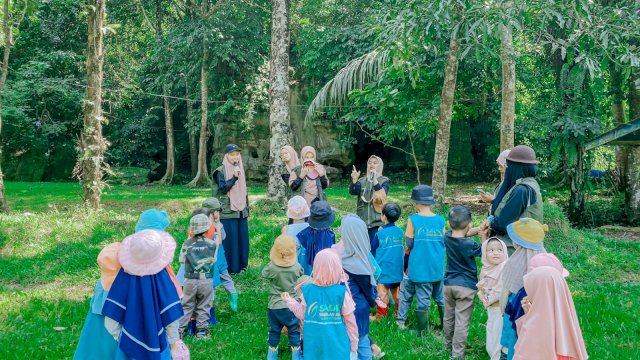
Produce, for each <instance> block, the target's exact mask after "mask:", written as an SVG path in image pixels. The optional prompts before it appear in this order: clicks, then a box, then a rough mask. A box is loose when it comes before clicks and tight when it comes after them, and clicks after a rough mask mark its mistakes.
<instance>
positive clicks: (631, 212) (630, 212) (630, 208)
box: [626, 67, 640, 224]
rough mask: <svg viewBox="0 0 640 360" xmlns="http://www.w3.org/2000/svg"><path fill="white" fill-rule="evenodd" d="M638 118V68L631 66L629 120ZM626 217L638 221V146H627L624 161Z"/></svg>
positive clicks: (639, 73) (639, 211)
mask: <svg viewBox="0 0 640 360" xmlns="http://www.w3.org/2000/svg"><path fill="white" fill-rule="evenodd" d="M637 119H640V69H639V68H637V67H635V68H631V74H630V76H629V120H637ZM626 173H627V176H626V178H627V192H626V204H627V218H628V219H629V221H630V222H631V223H633V224H638V223H640V146H629V148H628V152H627V162H626Z"/></svg>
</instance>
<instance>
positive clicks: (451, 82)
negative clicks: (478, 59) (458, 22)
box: [431, 33, 460, 205]
mask: <svg viewBox="0 0 640 360" xmlns="http://www.w3.org/2000/svg"><path fill="white" fill-rule="evenodd" d="M459 52H460V40H458V37H457V34H455V33H452V34H451V40H450V42H449V55H448V56H447V66H446V68H445V72H444V83H443V85H442V95H441V97H440V111H439V113H438V131H437V132H436V148H435V155H434V157H433V175H432V178H431V186H432V187H433V192H434V196H435V197H436V201H437V202H438V204H439V205H442V204H444V199H445V191H446V186H447V164H448V162H449V139H450V137H451V114H452V113H453V98H454V95H455V92H456V78H457V76H458V53H459Z"/></svg>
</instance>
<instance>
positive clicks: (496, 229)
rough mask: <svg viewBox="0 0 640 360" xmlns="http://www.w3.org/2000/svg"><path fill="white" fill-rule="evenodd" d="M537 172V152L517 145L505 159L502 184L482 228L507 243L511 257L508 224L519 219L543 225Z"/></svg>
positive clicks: (511, 248) (511, 245)
mask: <svg viewBox="0 0 640 360" xmlns="http://www.w3.org/2000/svg"><path fill="white" fill-rule="evenodd" d="M537 173H538V161H537V160H536V153H535V152H534V151H533V149H532V148H530V147H528V146H526V145H518V146H516V147H515V148H513V150H511V152H510V153H509V156H507V170H506V172H505V175H504V180H503V181H502V185H500V188H499V189H498V192H497V194H496V197H495V199H494V200H493V203H492V205H491V216H489V220H488V222H485V223H484V226H488V227H490V228H491V235H492V236H497V237H498V238H500V240H502V241H504V242H505V244H507V248H508V249H509V255H511V254H513V251H514V248H513V244H512V241H511V240H512V239H510V238H509V236H508V235H507V225H509V224H511V223H513V222H515V221H517V220H518V219H520V218H531V219H535V220H537V221H539V222H541V223H542V222H543V207H542V194H541V192H540V185H539V184H538V182H537V181H536V179H535V176H536V175H537Z"/></svg>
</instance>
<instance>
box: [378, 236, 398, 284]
mask: <svg viewBox="0 0 640 360" xmlns="http://www.w3.org/2000/svg"><path fill="white" fill-rule="evenodd" d="M377 236H378V241H379V242H380V246H379V247H378V250H376V261H377V262H378V265H379V266H380V269H381V273H380V277H379V278H378V279H377V280H378V282H379V283H383V284H391V283H398V282H401V281H402V271H403V269H402V268H403V266H404V245H403V243H402V242H403V240H404V231H402V229H401V228H399V227H397V226H395V225H392V226H388V227H387V226H385V227H383V228H382V229H380V230H378V233H377Z"/></svg>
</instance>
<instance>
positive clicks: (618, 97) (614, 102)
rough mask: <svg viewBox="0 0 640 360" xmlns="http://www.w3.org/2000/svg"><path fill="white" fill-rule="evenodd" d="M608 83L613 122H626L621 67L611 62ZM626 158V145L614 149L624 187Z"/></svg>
mask: <svg viewBox="0 0 640 360" xmlns="http://www.w3.org/2000/svg"><path fill="white" fill-rule="evenodd" d="M609 83H610V84H611V110H612V113H613V123H614V124H615V125H616V126H620V125H622V124H624V123H625V122H626V119H625V118H626V116H625V115H626V114H625V111H624V91H623V90H622V83H623V81H622V69H621V68H620V67H619V66H617V65H615V64H612V65H611V66H610V67H609ZM626 159H627V147H626V146H620V147H619V148H618V149H616V167H617V170H618V175H619V179H620V188H622V189H625V188H626V186H625V182H626V181H625V177H626V174H625V165H626V162H627V161H626Z"/></svg>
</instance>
